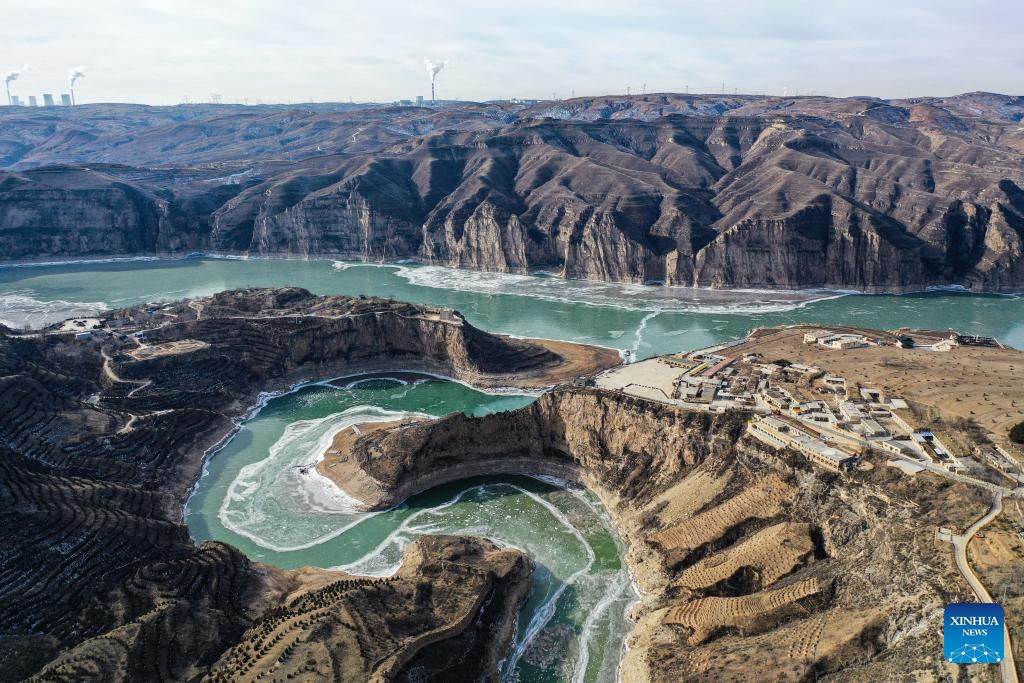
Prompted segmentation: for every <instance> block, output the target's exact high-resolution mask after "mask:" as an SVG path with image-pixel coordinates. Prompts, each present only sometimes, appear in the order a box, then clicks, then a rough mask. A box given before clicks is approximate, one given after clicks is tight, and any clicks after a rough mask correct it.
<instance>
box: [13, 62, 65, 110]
mask: <svg viewBox="0 0 1024 683" xmlns="http://www.w3.org/2000/svg"><path fill="white" fill-rule="evenodd" d="M28 69H29V67H27V66H24V67H22V68H21V69H20V70H15V71H8V72H7V74H6V75H5V76H4V89H5V90H6V91H7V104H9V105H10V106H12V107H20V106H23V103H22V100H21V97H19V96H18V95H12V94H11V83H12V82H14V81H16V80H18V78H19V77H20V76H21V75H22V74H23V73H24V72H26V71H28ZM84 77H85V67H84V66H76V67H75V68H73V69H71V70H70V71H68V90H69V91H70V92H67V93H60V95H59V97H60V103H59V106H62V107H72V106H74V105H75V82H76V81H78V80H79V79H80V78H84ZM28 106H29V107H36V106H38V101H37V99H36V96H35V95H29V96H28ZM43 106H44V107H54V106H58V103H57V101H56V99H55V98H54V96H53V94H52V93H43Z"/></svg>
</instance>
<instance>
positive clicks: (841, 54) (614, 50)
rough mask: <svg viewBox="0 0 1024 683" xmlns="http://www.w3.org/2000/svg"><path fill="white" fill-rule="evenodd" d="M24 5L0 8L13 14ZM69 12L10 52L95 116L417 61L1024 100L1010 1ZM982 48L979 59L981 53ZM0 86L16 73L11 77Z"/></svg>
mask: <svg viewBox="0 0 1024 683" xmlns="http://www.w3.org/2000/svg"><path fill="white" fill-rule="evenodd" d="M11 1H12V0H0V2H11ZM342 6H343V10H339V5H338V3H336V2H328V1H327V0H304V1H303V2H301V3H289V4H284V3H281V2H279V1H277V0H245V1H244V2H243V1H241V0H220V1H219V2H216V3H211V2H208V1H207V0H203V1H202V2H199V1H198V0H179V1H178V2H175V3H167V2H165V1H163V0H138V1H136V2H128V1H127V0H93V1H92V2H91V3H90V11H89V12H88V13H69V12H67V9H66V3H65V2H64V1H63V0H34V2H32V3H23V4H19V5H18V9H17V11H18V13H19V21H17V22H4V24H3V25H2V26H0V43H2V44H3V45H4V46H5V50H4V53H5V54H6V55H8V58H9V59H16V60H17V64H20V63H22V62H29V63H32V64H34V65H36V66H37V68H36V69H34V70H33V72H32V73H30V74H26V75H23V76H22V77H21V80H20V81H19V90H22V91H25V92H30V91H36V92H43V91H47V92H56V91H57V90H58V89H59V88H60V87H61V86H62V85H66V82H67V81H66V78H67V76H66V75H67V65H68V64H76V63H78V62H85V63H87V64H89V65H90V66H91V67H93V68H94V69H95V72H94V74H95V75H91V76H90V77H89V83H88V88H84V89H83V90H88V93H86V92H83V93H82V94H81V96H80V99H83V100H84V99H88V100H89V101H96V100H110V101H143V102H153V103H174V102H177V101H179V100H180V99H181V98H182V97H183V96H186V95H187V96H189V97H191V98H192V99H194V100H197V99H203V98H204V97H206V96H207V95H208V94H209V93H212V92H217V93H220V94H222V96H223V98H224V100H225V101H234V100H239V99H241V98H243V97H246V98H248V99H249V100H250V101H252V100H254V99H256V98H260V99H263V100H265V101H298V100H307V99H316V100H347V99H348V98H349V97H352V98H354V99H356V100H376V101H391V100H394V99H398V98H408V97H412V96H414V95H417V94H429V89H430V78H429V75H428V74H427V73H426V72H425V71H424V68H423V55H432V56H436V57H437V58H443V59H446V60H450V61H451V65H450V66H449V67H448V68H447V69H446V70H445V73H444V76H443V80H444V90H443V91H444V94H445V96H459V97H462V98H465V99H487V98H494V97H507V96H519V97H547V96H550V94H551V93H552V92H553V91H557V92H558V93H559V94H568V92H569V91H570V90H575V91H576V93H577V94H584V93H588V94H600V93H616V92H624V91H625V89H626V87H627V86H632V87H633V88H634V90H636V89H639V87H640V86H641V84H642V83H644V82H646V83H647V85H648V90H649V91H652V90H682V89H683V88H684V87H685V86H687V85H689V86H690V89H691V91H694V92H695V91H700V90H705V91H717V90H718V89H719V88H720V87H721V85H720V84H721V83H722V82H723V81H724V82H725V83H726V87H727V88H729V89H730V90H731V89H732V88H733V87H736V88H739V89H740V90H741V91H748V92H781V91H782V88H783V87H784V86H789V87H790V88H791V89H792V88H800V90H801V92H808V91H827V92H829V93H830V94H834V95H852V94H874V95H879V96H889V97H895V96H911V95H924V94H952V93H955V92H963V91H968V90H976V89H986V90H997V91H1003V92H1011V93H1013V92H1020V91H1021V90H1022V87H1021V85H1022V84H1021V79H1020V75H1019V74H1020V73H1021V69H1020V68H1019V67H1020V66H1021V65H1022V60H1024V57H1022V51H1021V50H1020V49H1019V47H1018V45H1019V35H1020V34H1021V31H1022V29H1024V13H1022V12H1017V11H1015V10H1013V9H1008V7H1007V5H1006V3H1005V2H996V1H995V0H976V1H975V2H972V3H962V2H959V3H958V2H951V1H950V0H931V1H927V2H926V1H924V0H903V2H892V1H891V0H886V2H882V1H881V0H862V2H859V3H845V4H844V3H832V4H828V5H822V4H821V3H820V2H811V1H810V0H787V1H786V2H777V1H775V2H768V1H767V0H732V1H719V2H712V1H710V0H707V1H701V2H697V1H695V0H634V1H633V2H629V3H623V2H621V0H615V1H611V0H589V1H587V2H583V1H582V0H562V1H561V2H558V3H551V2H550V1H549V0H547V1H544V2H542V1H541V0H520V1H519V2H515V3H510V2H507V0H501V1H500V2H499V1H498V0H438V1H437V2H434V3H418V2H406V1H402V2H394V1H388V0H374V1H370V0H347V1H346V2H344V3H342ZM973 46H984V49H975V48H974V47H973ZM5 66H6V68H4V67H0V68H3V70H5V71H6V70H7V69H10V68H11V67H14V66H16V64H11V65H5Z"/></svg>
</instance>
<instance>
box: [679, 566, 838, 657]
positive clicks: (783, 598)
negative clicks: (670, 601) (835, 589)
mask: <svg viewBox="0 0 1024 683" xmlns="http://www.w3.org/2000/svg"><path fill="white" fill-rule="evenodd" d="M820 589H821V586H820V583H819V581H818V579H816V578H809V579H804V580H802V581H796V582H794V583H791V584H788V585H786V586H783V587H781V588H775V589H773V590H768V591H760V592H758V593H754V594H752V595H744V596H742V597H737V598H718V597H710V598H697V599H696V600H692V601H690V602H688V603H686V604H685V605H681V606H679V607H673V608H672V609H670V610H669V611H668V612H667V613H666V614H665V618H664V620H663V623H665V624H679V625H680V626H686V627H687V628H690V629H692V631H693V632H692V634H691V635H690V636H689V638H688V639H687V642H689V643H690V644H691V645H696V644H697V643H700V642H702V641H703V640H704V639H705V638H707V637H708V635H710V634H711V632H712V631H714V630H715V629H718V628H722V627H728V626H742V625H743V624H745V623H748V622H751V621H753V620H754V619H756V618H757V617H761V616H764V615H767V614H770V613H772V612H774V611H776V610H778V609H781V608H782V607H785V606H786V605H790V604H792V603H794V602H796V601H797V600H800V599H802V598H806V597H807V596H809V595H814V594H815V593H817V592H818V591H819V590H820Z"/></svg>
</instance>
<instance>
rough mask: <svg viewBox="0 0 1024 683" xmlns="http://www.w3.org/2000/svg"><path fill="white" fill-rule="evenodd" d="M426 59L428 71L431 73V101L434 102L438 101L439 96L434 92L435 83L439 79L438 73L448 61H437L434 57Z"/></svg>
mask: <svg viewBox="0 0 1024 683" xmlns="http://www.w3.org/2000/svg"><path fill="white" fill-rule="evenodd" d="M425 61H426V66H427V73H428V74H430V102H431V104H433V103H434V102H435V101H437V97H436V94H435V92H434V83H435V82H436V81H437V74H438V73H440V71H441V69H443V68H444V67H445V65H446V64H447V63H448V62H435V61H434V60H432V59H427V60H425Z"/></svg>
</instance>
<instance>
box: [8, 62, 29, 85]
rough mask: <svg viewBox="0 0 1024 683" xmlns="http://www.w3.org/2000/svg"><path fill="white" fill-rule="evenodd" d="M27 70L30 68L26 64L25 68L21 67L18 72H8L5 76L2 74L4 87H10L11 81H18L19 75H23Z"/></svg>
mask: <svg viewBox="0 0 1024 683" xmlns="http://www.w3.org/2000/svg"><path fill="white" fill-rule="evenodd" d="M29 68H31V67H29V65H28V64H26V65H25V66H23V67H21V69H19V70H15V71H8V72H7V73H6V74H4V85H10V83H11V81H16V80H18V76H21V74H23V73H25V72H26V71H28V70H29Z"/></svg>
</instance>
